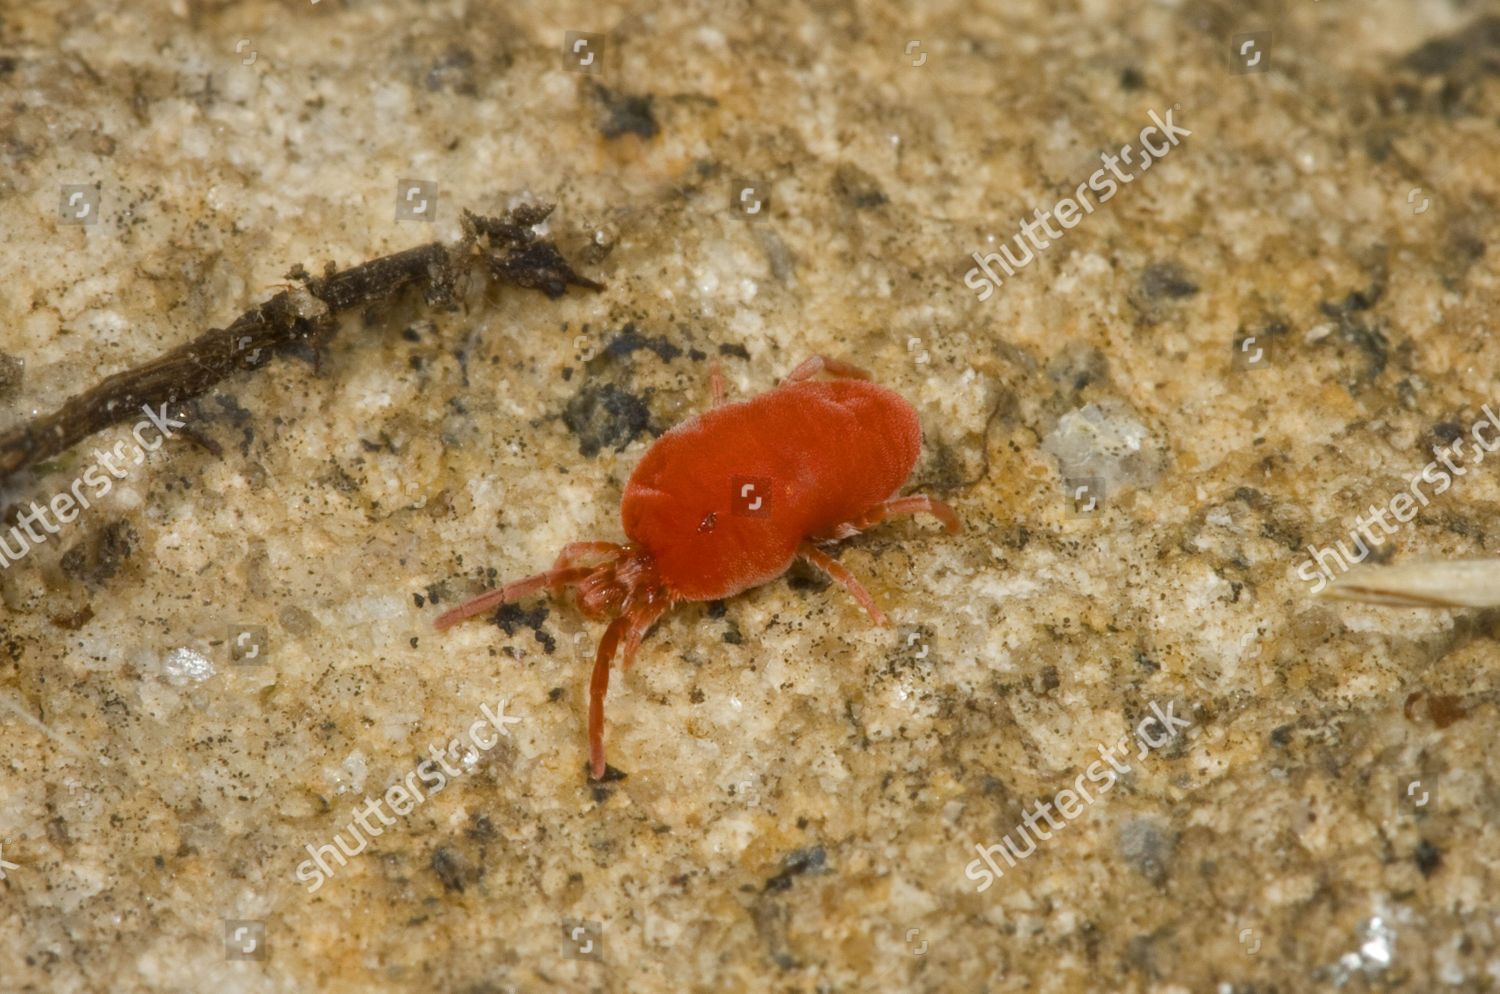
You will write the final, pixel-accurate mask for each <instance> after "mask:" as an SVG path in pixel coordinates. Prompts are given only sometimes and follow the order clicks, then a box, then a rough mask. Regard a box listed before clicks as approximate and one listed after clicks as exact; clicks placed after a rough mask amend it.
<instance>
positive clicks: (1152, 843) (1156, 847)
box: [1120, 818, 1173, 884]
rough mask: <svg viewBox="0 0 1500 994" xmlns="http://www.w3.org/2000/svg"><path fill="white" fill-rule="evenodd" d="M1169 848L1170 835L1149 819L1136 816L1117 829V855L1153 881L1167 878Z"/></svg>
mask: <svg viewBox="0 0 1500 994" xmlns="http://www.w3.org/2000/svg"><path fill="white" fill-rule="evenodd" d="M1172 848H1173V846H1172V837H1171V836H1170V835H1168V834H1167V832H1166V831H1164V830H1163V829H1162V828H1161V827H1160V826H1158V825H1157V824H1156V823H1155V822H1153V821H1150V820H1149V819H1146V818H1137V819H1136V820H1135V821H1132V822H1127V823H1126V824H1125V825H1124V827H1122V828H1121V829H1120V855H1121V856H1123V857H1124V858H1125V861H1126V862H1127V863H1129V864H1130V865H1131V866H1132V867H1134V868H1135V870H1136V872H1138V873H1140V874H1141V876H1143V877H1145V878H1146V879H1147V880H1150V881H1151V882H1152V883H1154V884H1160V883H1161V882H1162V881H1164V880H1165V879H1166V877H1167V864H1168V863H1169V862H1170V861H1171V859H1172Z"/></svg>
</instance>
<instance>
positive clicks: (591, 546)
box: [552, 542, 620, 570]
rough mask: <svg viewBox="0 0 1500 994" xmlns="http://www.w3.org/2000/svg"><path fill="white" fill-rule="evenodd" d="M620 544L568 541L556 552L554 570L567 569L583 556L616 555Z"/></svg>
mask: <svg viewBox="0 0 1500 994" xmlns="http://www.w3.org/2000/svg"><path fill="white" fill-rule="evenodd" d="M619 552H620V546H619V545H618V544H616V543H614V542H569V543H568V544H567V545H565V546H563V547H562V551H561V552H559V553H558V554H557V559H556V560H555V561H554V562H553V563H552V568H553V569H554V570H559V569H567V568H568V567H570V566H572V565H573V564H574V563H576V562H578V560H580V559H582V558H583V557H585V556H605V557H606V558H607V557H609V556H615V555H618V554H619Z"/></svg>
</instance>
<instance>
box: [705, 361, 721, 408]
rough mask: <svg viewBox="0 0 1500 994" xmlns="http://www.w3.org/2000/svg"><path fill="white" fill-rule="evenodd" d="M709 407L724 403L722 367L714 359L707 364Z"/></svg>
mask: <svg viewBox="0 0 1500 994" xmlns="http://www.w3.org/2000/svg"><path fill="white" fill-rule="evenodd" d="M708 393H709V398H710V399H709V403H708V406H709V407H718V406H719V405H720V404H722V403H724V367H723V366H721V365H720V364H719V360H717V359H715V360H713V361H712V362H710V363H709V364H708Z"/></svg>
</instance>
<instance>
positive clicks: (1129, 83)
mask: <svg viewBox="0 0 1500 994" xmlns="http://www.w3.org/2000/svg"><path fill="white" fill-rule="evenodd" d="M1145 85H1146V77H1144V76H1142V75H1141V71H1140V70H1139V69H1137V68H1136V67H1135V66H1126V67H1125V68H1124V69H1122V70H1120V89H1122V90H1139V89H1140V88H1141V87H1143V86H1145Z"/></svg>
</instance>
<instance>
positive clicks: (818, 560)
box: [797, 542, 886, 626]
mask: <svg viewBox="0 0 1500 994" xmlns="http://www.w3.org/2000/svg"><path fill="white" fill-rule="evenodd" d="M797 555H799V556H801V557H802V558H803V559H806V560H807V561H808V562H810V563H812V564H813V565H814V566H816V567H818V569H820V570H822V571H823V572H824V573H827V574H828V575H829V576H831V577H833V578H834V579H835V580H837V581H838V582H840V583H842V584H843V585H844V586H845V587H846V588H848V590H849V593H851V594H853V595H854V599H855V600H857V601H859V603H860V606H861V607H863V608H864V609H865V610H866V611H867V612H869V615H870V618H871V620H873V621H874V622H875V624H877V625H881V626H884V625H885V623H886V620H885V615H884V614H882V613H881V611H880V608H879V607H878V606H876V604H875V598H873V597H871V596H870V592H869V591H868V590H866V589H865V587H864V584H862V583H860V582H859V580H858V579H857V578H856V577H855V576H854V574H853V573H851V572H849V571H848V570H846V569H844V567H843V566H841V565H839V563H838V562H837V561H836V560H835V559H833V557H831V556H829V555H828V553H826V552H824V551H823V550H822V549H820V548H818V547H817V546H816V545H813V544H812V543H811V542H803V543H802V544H801V545H800V546H798V547H797Z"/></svg>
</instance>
